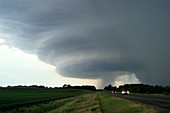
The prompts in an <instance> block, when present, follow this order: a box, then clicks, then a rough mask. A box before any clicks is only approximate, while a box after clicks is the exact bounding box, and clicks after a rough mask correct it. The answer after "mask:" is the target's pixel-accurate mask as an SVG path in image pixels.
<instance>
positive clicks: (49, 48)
mask: <svg viewBox="0 0 170 113" xmlns="http://www.w3.org/2000/svg"><path fill="white" fill-rule="evenodd" d="M0 2H1V3H0V34H1V35H0V36H1V37H0V38H1V39H4V40H5V42H6V44H8V45H11V46H15V47H17V48H19V49H22V50H24V51H25V52H28V53H33V54H37V56H38V57H39V59H40V60H42V61H44V62H46V63H49V64H51V65H54V66H56V70H57V72H59V73H60V74H61V75H62V76H67V77H76V78H94V79H95V78H102V79H103V84H107V83H109V82H111V81H110V80H112V81H114V79H116V77H118V76H119V75H123V74H129V75H132V74H135V76H136V77H137V78H138V79H139V80H140V81H141V82H143V83H149V84H161V85H169V84H170V81H169V79H170V76H169V74H170V70H169V67H170V51H169V48H170V44H169V42H170V38H169V37H170V32H169V29H170V22H169V20H170V3H169V1H159V0H158V1H136V0H130V1H121V0H119V1H107V2H106V1H97V0H96V1H95V0H93V1H91V0H86V1H78V0H71V1H63V0H57V1H45V0H36V1H34V0H29V1H21V0H15V1H11V0H2V1H0Z"/></svg>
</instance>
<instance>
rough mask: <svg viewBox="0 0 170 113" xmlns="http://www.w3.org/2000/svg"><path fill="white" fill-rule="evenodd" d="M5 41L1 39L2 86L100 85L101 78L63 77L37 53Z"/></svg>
mask: <svg viewBox="0 0 170 113" xmlns="http://www.w3.org/2000/svg"><path fill="white" fill-rule="evenodd" d="M4 42H5V41H4V40H3V39H0V53H1V54H0V70H1V71H0V78H1V79H0V86H8V85H12V86H13V85H45V86H48V87H56V86H57V87H61V86H63V85H64V84H71V85H95V86H96V87H99V82H100V80H99V79H98V80H97V79H96V80H92V79H83V80H82V79H78V78H67V77H62V76H61V75H59V74H58V73H57V72H56V70H55V67H54V66H52V65H50V64H46V63H44V62H42V61H40V60H39V59H38V57H37V56H36V55H34V54H28V53H25V52H23V51H21V50H19V49H17V48H15V47H10V46H8V45H5V44H3V43H4ZM2 53H3V54H2Z"/></svg>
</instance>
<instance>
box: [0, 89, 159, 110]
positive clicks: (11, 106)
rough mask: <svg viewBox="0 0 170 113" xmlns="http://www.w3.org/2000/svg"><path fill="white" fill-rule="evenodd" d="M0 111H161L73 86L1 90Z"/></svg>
mask: <svg viewBox="0 0 170 113" xmlns="http://www.w3.org/2000/svg"><path fill="white" fill-rule="evenodd" d="M0 109H1V113H162V111H160V110H157V109H154V108H151V107H148V106H146V105H143V104H138V103H135V102H132V101H128V100H125V99H121V98H117V97H114V96H111V95H108V94H106V93H104V92H98V91H87V90H76V89H30V88H28V89H24V88H21V89H19V88H16V89H13V88H12V89H0Z"/></svg>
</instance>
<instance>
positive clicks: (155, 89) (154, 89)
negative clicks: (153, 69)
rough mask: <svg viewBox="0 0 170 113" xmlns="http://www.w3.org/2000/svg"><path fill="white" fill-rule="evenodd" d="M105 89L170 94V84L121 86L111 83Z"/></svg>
mask: <svg viewBox="0 0 170 113" xmlns="http://www.w3.org/2000/svg"><path fill="white" fill-rule="evenodd" d="M104 90H109V91H117V92H121V91H123V90H128V91H130V92H131V93H159V94H166V95H167V94H170V86H160V85H155V86H152V85H148V84H125V85H122V86H119V87H118V88H117V87H116V86H112V85H111V84H109V85H108V86H105V87H104Z"/></svg>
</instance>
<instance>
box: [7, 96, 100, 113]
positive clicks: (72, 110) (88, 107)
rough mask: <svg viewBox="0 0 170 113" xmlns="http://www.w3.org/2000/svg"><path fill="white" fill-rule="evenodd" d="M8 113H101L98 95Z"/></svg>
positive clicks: (77, 97)
mask: <svg viewBox="0 0 170 113" xmlns="http://www.w3.org/2000/svg"><path fill="white" fill-rule="evenodd" d="M6 113H101V112H100V106H99V101H98V97H97V94H96V93H90V94H84V95H81V96H76V97H71V98H65V99H59V100H55V101H51V102H48V103H44V104H37V105H32V106H29V107H22V108H19V109H14V110H12V111H8V112H6Z"/></svg>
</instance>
